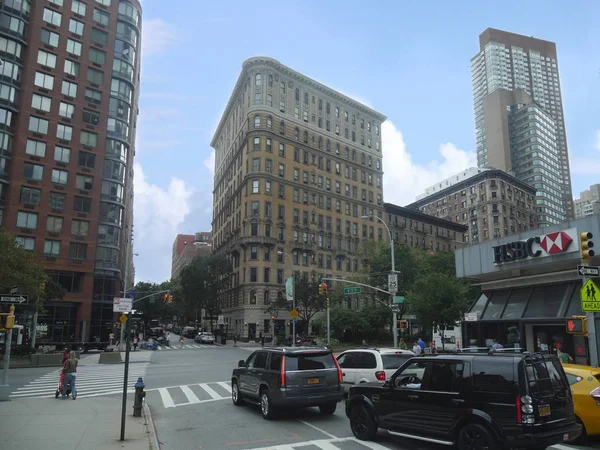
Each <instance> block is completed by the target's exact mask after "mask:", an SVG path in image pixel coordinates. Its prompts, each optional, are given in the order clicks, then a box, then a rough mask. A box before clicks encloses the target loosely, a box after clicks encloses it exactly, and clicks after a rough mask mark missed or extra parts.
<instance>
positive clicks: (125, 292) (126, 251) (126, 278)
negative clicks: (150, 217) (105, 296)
mask: <svg viewBox="0 0 600 450" xmlns="http://www.w3.org/2000/svg"><path fill="white" fill-rule="evenodd" d="M128 238H129V240H128V241H126V242H125V277H124V279H123V297H125V298H127V282H128V281H129V280H128V279H129V258H130V256H129V253H130V251H129V250H130V249H129V245H128V244H129V243H130V242H131V240H132V238H133V232H132V231H130V232H129V233H128ZM131 251H132V252H133V248H131ZM124 334H125V326H124V325H123V324H121V337H120V338H119V347H120V348H119V350H121V351H122V350H123V336H124Z"/></svg>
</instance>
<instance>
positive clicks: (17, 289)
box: [10, 284, 19, 295]
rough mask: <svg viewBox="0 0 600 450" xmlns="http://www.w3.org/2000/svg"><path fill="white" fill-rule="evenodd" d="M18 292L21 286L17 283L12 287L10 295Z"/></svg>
mask: <svg viewBox="0 0 600 450" xmlns="http://www.w3.org/2000/svg"><path fill="white" fill-rule="evenodd" d="M17 292H19V286H17V285H16V284H15V285H14V286H13V287H11V288H10V295H15V294H16V293H17Z"/></svg>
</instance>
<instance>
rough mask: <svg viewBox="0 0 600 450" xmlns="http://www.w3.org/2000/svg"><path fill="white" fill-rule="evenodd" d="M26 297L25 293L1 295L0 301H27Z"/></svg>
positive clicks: (19, 302)
mask: <svg viewBox="0 0 600 450" xmlns="http://www.w3.org/2000/svg"><path fill="white" fill-rule="evenodd" d="M27 299H28V297H27V296H26V295H1V296H0V303H18V304H21V303H27Z"/></svg>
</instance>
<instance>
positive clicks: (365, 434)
mask: <svg viewBox="0 0 600 450" xmlns="http://www.w3.org/2000/svg"><path fill="white" fill-rule="evenodd" d="M350 429H351V430H352V434H354V436H356V438H357V439H360V440H361V441H372V440H373V439H375V436H377V424H376V423H375V418H374V417H373V413H372V412H371V411H369V409H367V407H366V406H365V405H363V404H358V405H354V406H353V407H352V409H351V410H350Z"/></svg>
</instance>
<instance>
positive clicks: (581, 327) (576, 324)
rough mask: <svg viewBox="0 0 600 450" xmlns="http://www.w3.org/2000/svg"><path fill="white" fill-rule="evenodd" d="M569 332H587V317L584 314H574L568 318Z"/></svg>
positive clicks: (580, 333)
mask: <svg viewBox="0 0 600 450" xmlns="http://www.w3.org/2000/svg"><path fill="white" fill-rule="evenodd" d="M567 333H569V334H575V335H585V334H587V318H586V317H584V316H573V317H571V318H570V319H567Z"/></svg>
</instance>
